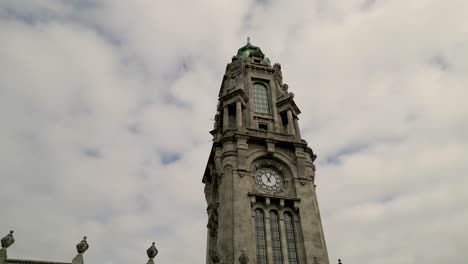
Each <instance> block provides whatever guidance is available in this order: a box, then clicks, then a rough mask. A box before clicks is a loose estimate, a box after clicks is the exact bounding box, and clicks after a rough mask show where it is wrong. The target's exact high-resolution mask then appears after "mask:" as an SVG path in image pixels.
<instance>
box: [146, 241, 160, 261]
mask: <svg viewBox="0 0 468 264" xmlns="http://www.w3.org/2000/svg"><path fill="white" fill-rule="evenodd" d="M155 244H156V243H154V242H153V243H152V245H151V247H149V248H148V249H147V250H146V254H147V255H148V258H149V259H150V260H153V259H154V258H155V257H156V256H157V255H158V249H157V248H156V246H155Z"/></svg>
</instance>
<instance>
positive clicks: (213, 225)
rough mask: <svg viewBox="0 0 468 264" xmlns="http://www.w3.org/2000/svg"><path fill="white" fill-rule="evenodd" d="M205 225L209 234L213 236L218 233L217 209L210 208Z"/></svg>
mask: <svg viewBox="0 0 468 264" xmlns="http://www.w3.org/2000/svg"><path fill="white" fill-rule="evenodd" d="M207 227H208V229H209V230H210V236H212V237H214V236H216V235H217V234H218V210H217V209H216V208H213V209H212V210H211V214H210V217H209V218H208V225H207Z"/></svg>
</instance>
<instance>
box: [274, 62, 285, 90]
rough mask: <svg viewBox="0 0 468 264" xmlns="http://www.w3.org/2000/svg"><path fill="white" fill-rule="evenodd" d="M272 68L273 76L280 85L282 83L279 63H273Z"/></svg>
mask: <svg viewBox="0 0 468 264" xmlns="http://www.w3.org/2000/svg"><path fill="white" fill-rule="evenodd" d="M273 69H274V70H275V73H274V78H275V80H276V81H277V82H278V83H279V84H280V85H281V84H282V83H283V74H282V73H281V64H279V63H275V64H274V65H273Z"/></svg>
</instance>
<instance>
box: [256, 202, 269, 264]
mask: <svg viewBox="0 0 468 264" xmlns="http://www.w3.org/2000/svg"><path fill="white" fill-rule="evenodd" d="M264 221H265V220H264V217H263V212H262V211H261V210H260V209H257V210H255V237H256V242H257V264H267V255H266V239H265V222H264Z"/></svg>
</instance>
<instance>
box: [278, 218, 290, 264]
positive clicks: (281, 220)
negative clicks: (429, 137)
mask: <svg viewBox="0 0 468 264" xmlns="http://www.w3.org/2000/svg"><path fill="white" fill-rule="evenodd" d="M278 224H279V226H280V234H281V236H280V237H281V251H282V253H283V264H289V255H288V242H287V241H286V228H285V227H284V215H283V214H278Z"/></svg>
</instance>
